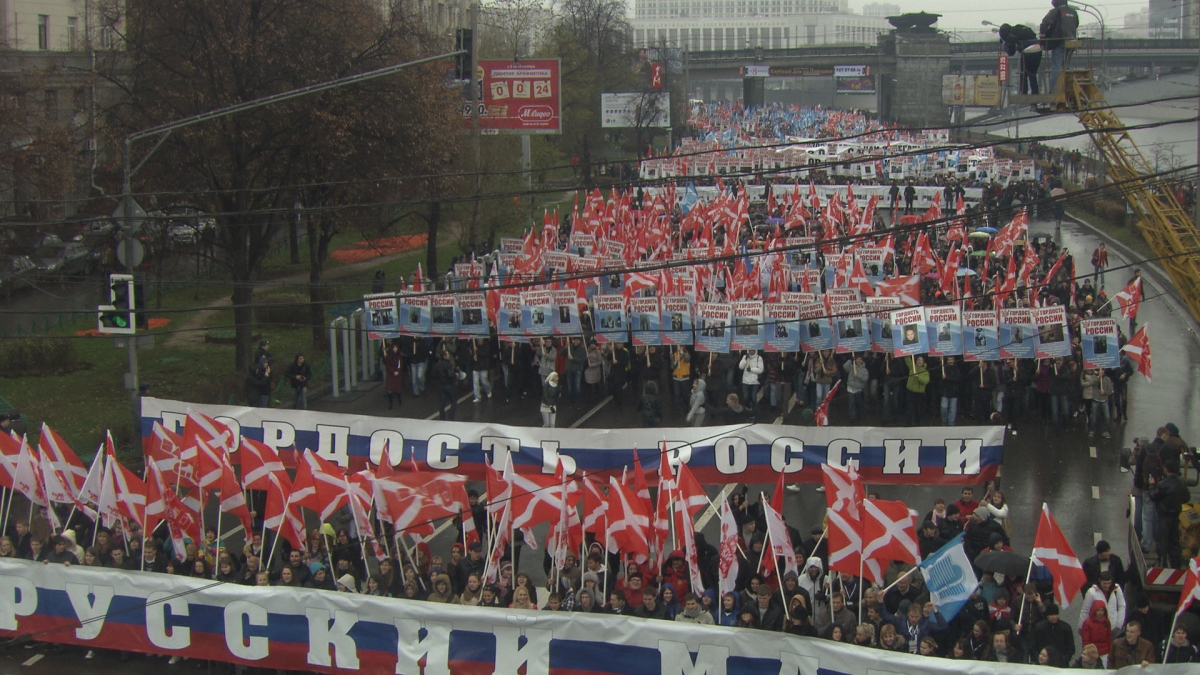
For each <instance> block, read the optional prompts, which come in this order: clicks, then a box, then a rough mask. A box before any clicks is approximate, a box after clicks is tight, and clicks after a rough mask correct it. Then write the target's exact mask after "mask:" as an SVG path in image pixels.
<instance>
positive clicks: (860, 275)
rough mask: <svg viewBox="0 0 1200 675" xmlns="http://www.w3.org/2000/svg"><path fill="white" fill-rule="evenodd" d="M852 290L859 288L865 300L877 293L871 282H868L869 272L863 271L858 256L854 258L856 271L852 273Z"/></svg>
mask: <svg viewBox="0 0 1200 675" xmlns="http://www.w3.org/2000/svg"><path fill="white" fill-rule="evenodd" d="M850 288H857V289H858V290H859V292H860V293H862V295H863V297H864V298H865V297H867V296H869V295H871V294H873V293H874V292H875V289H874V288H871V282H870V281H868V280H867V271H866V270H865V269H863V264H862V261H861V260H859V259H858V256H855V257H854V269H853V271H851V272H850Z"/></svg>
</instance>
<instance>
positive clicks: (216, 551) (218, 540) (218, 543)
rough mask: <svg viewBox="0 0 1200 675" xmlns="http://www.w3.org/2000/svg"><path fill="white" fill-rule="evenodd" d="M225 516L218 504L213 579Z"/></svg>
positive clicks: (215, 576)
mask: <svg viewBox="0 0 1200 675" xmlns="http://www.w3.org/2000/svg"><path fill="white" fill-rule="evenodd" d="M224 515H225V511H224V510H222V509H221V506H220V503H219V502H218V504H217V539H216V541H215V542H213V543H214V544H215V548H213V578H214V579H216V578H217V556H218V555H220V551H221V517H222V516H224ZM285 517H286V514H285ZM142 529H145V528H142ZM201 532H203V530H201Z"/></svg>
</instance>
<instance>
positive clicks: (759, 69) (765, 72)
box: [742, 63, 771, 77]
mask: <svg viewBox="0 0 1200 675" xmlns="http://www.w3.org/2000/svg"><path fill="white" fill-rule="evenodd" d="M770 76H771V66H768V65H765V64H762V65H760V64H754V63H748V64H746V65H744V66H742V77H770Z"/></svg>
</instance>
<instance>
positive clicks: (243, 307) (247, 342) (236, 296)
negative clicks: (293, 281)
mask: <svg viewBox="0 0 1200 675" xmlns="http://www.w3.org/2000/svg"><path fill="white" fill-rule="evenodd" d="M239 276H241V275H239ZM234 282H235V283H236V284H237V285H235V286H234V287H233V298H232V299H233V322H234V324H236V325H237V329H236V336H237V348H236V352H235V353H234V357H233V358H234V364H235V366H236V367H237V371H238V372H239V373H242V374H245V373H246V372H248V371H249V370H250V365H251V363H250V361H251V359H252V358H253V354H254V345H253V342H254V310H253V309H251V308H250V307H249V305H250V303H252V302H254V287H253V286H252V285H251V284H250V279H248V278H247V279H236V278H235V279H234Z"/></svg>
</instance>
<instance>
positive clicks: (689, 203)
mask: <svg viewBox="0 0 1200 675" xmlns="http://www.w3.org/2000/svg"><path fill="white" fill-rule="evenodd" d="M698 201H700V195H699V194H698V193H697V192H696V184H695V183H693V182H692V181H688V184H687V189H685V190H684V191H683V199H681V200H679V208H680V210H681V211H683V215H685V216H686V215H687V214H688V212H689V211H691V210H692V207H693V206H695V205H696V202H698Z"/></svg>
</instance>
